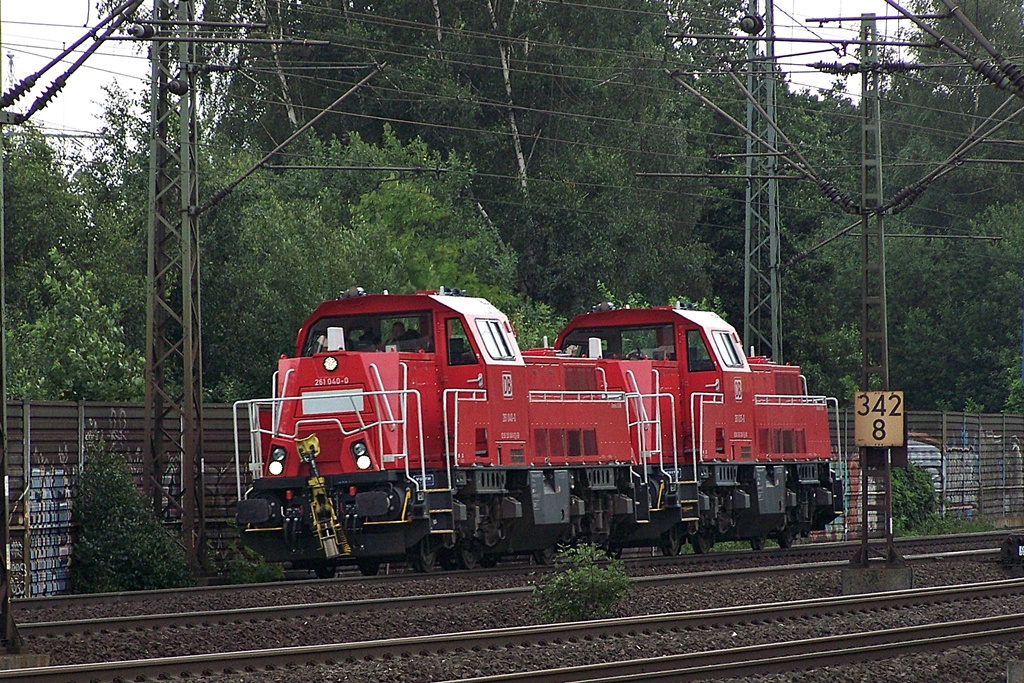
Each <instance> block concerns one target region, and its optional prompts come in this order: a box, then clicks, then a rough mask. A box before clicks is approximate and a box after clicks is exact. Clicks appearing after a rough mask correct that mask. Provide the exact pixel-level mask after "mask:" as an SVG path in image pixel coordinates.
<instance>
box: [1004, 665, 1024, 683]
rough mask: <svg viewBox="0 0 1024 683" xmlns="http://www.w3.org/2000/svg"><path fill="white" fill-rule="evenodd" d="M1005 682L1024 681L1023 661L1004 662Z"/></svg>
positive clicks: (1021, 682) (1023, 682) (1022, 682)
mask: <svg viewBox="0 0 1024 683" xmlns="http://www.w3.org/2000/svg"><path fill="white" fill-rule="evenodd" d="M1006 683H1024V662H1015V661H1010V662H1007V663H1006Z"/></svg>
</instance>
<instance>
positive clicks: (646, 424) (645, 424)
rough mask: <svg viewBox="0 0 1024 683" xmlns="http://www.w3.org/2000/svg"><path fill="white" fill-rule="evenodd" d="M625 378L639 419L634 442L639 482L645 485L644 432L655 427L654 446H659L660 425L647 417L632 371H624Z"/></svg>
mask: <svg viewBox="0 0 1024 683" xmlns="http://www.w3.org/2000/svg"><path fill="white" fill-rule="evenodd" d="M626 378H627V379H628V380H629V381H630V382H631V383H632V384H633V397H634V398H635V399H636V405H637V414H638V416H639V418H640V419H639V421H638V422H637V424H636V440H637V444H636V445H637V448H638V449H639V454H640V466H641V467H643V470H644V472H643V477H641V480H642V481H643V483H644V484H647V481H648V476H647V460H648V453H649V451H648V450H647V449H646V448H644V445H645V444H644V432H645V431H650V428H651V425H652V424H654V425H655V427H656V429H655V444H656V445H660V441H661V423H660V422H656V423H652V422H651V419H650V418H649V417H648V416H647V408H646V406H644V398H645V397H644V395H643V394H642V393H640V384H639V382H637V381H636V375H634V374H633V371H632V370H626ZM655 403H656V404H657V402H655ZM627 414H628V408H627ZM655 450H657V451H660V450H661V449H660V448H656V449H655ZM650 453H651V454H653V453H654V451H650Z"/></svg>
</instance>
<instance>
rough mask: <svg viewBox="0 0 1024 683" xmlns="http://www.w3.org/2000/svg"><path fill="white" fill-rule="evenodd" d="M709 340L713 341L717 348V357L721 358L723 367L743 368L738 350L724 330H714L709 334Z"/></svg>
mask: <svg viewBox="0 0 1024 683" xmlns="http://www.w3.org/2000/svg"><path fill="white" fill-rule="evenodd" d="M711 338H712V339H714V340H715V346H716V347H718V355H719V356H720V357H721V358H722V362H723V363H724V364H725V367H727V368H742V367H743V359H742V358H740V352H739V349H737V348H736V343H735V342H733V339H732V337H731V336H730V335H729V333H728V332H726V331H724V330H715V331H714V332H712V333H711Z"/></svg>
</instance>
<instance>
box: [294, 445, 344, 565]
mask: <svg viewBox="0 0 1024 683" xmlns="http://www.w3.org/2000/svg"><path fill="white" fill-rule="evenodd" d="M295 446H296V448H297V449H298V451H299V456H300V457H301V458H302V459H303V460H304V461H305V462H308V463H309V468H310V471H311V473H312V475H313V476H311V477H310V478H309V479H308V480H306V483H307V484H309V489H310V495H311V501H310V513H311V514H312V516H313V528H314V529H315V530H316V538H317V541H319V542H320V547H321V548H322V549H323V551H324V555H325V556H326V557H327V559H330V558H332V557H337V556H338V555H351V554H352V546H351V544H350V543H349V542H348V538H347V537H346V536H345V530H344V529H342V528H341V525H340V524H339V523H338V513H337V512H336V511H335V510H334V501H333V500H331V496H330V494H328V493H327V480H325V479H324V478H323V477H322V476H320V469H319V468H318V467H317V466H316V457H317V456H318V455H320V439H318V438H317V437H316V434H310V435H309V436H307V437H306V438H304V439H296V440H295Z"/></svg>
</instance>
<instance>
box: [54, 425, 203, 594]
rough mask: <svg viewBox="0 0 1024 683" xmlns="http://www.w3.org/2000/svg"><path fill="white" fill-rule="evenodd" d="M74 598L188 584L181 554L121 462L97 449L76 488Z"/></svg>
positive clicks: (88, 459)
mask: <svg viewBox="0 0 1024 683" xmlns="http://www.w3.org/2000/svg"><path fill="white" fill-rule="evenodd" d="M72 514H73V517H74V521H75V524H76V525H77V529H78V530H77V533H76V536H75V543H74V554H73V556H72V558H71V585H72V587H73V590H74V591H75V592H76V593H100V592H104V593H105V592H114V591H136V590H155V589H160V588H178V587H182V586H188V585H190V584H191V582H192V578H191V575H190V573H189V568H188V564H187V563H186V562H185V553H184V550H183V549H182V548H181V547H180V546H179V545H178V544H177V543H176V542H175V541H174V540H173V539H172V538H171V537H170V535H168V533H167V532H166V531H165V530H164V529H163V527H162V526H161V524H160V521H159V520H158V519H157V518H156V516H155V515H154V514H153V510H152V507H151V506H150V505H149V504H148V503H147V501H146V499H145V498H144V497H143V496H142V494H140V493H139V491H138V489H137V488H136V486H135V479H134V478H133V477H132V473H131V470H130V469H129V467H128V463H127V462H126V461H125V460H124V458H123V457H122V456H120V455H118V454H115V453H109V452H107V451H106V450H104V449H103V448H102V445H100V446H99V447H98V448H95V449H94V450H92V451H91V452H90V453H89V454H88V458H87V459H86V462H85V466H84V467H83V468H82V471H81V473H80V474H79V475H78V477H77V479H76V482H75V506H74V510H73V511H72Z"/></svg>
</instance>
